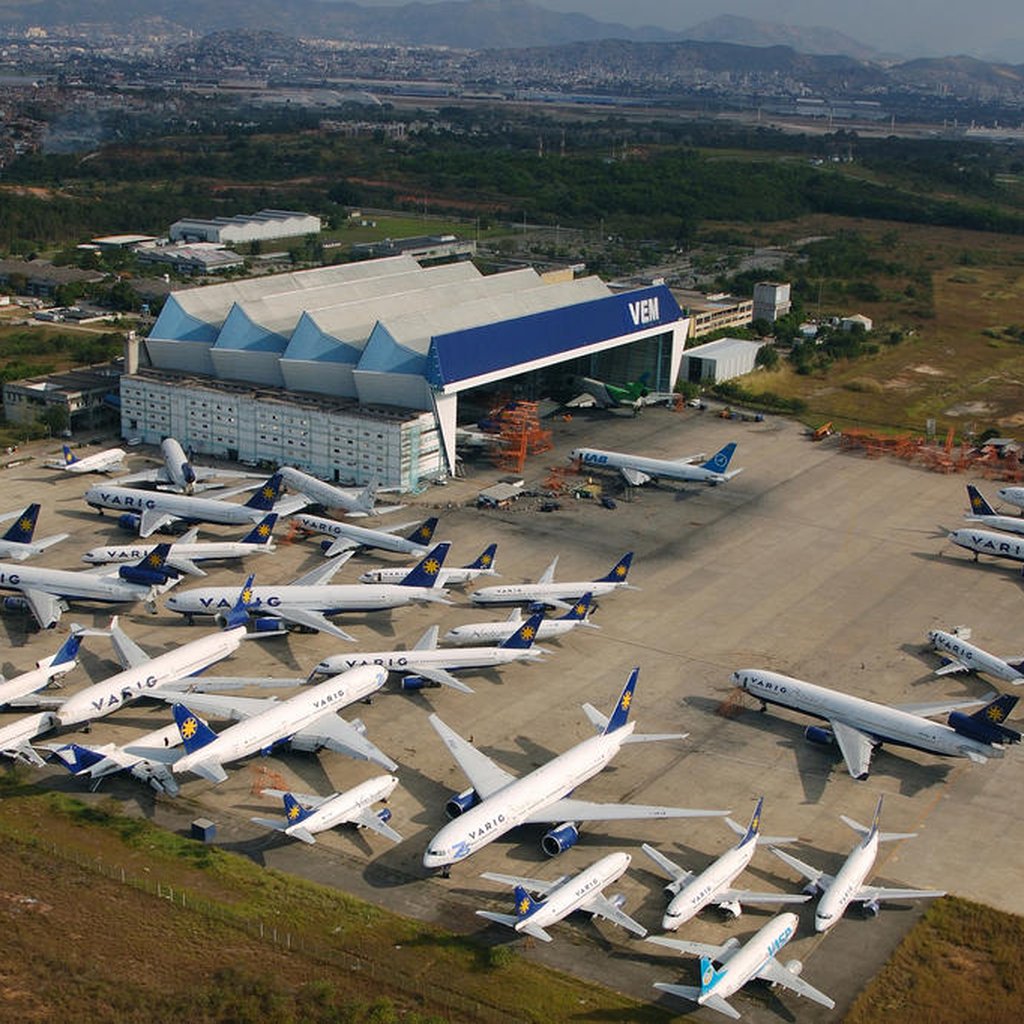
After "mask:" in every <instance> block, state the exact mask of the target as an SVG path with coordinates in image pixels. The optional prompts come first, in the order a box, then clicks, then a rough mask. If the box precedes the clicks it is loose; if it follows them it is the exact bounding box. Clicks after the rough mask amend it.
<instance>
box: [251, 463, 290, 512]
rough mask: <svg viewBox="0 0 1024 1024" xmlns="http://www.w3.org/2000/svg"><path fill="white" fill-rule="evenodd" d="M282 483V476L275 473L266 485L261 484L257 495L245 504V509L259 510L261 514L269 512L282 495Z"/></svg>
mask: <svg viewBox="0 0 1024 1024" xmlns="http://www.w3.org/2000/svg"><path fill="white" fill-rule="evenodd" d="M281 482H282V477H281V474H280V473H275V474H274V475H273V476H272V477H271V478H270V479H269V480H268V481H267V482H266V483H265V484H261V485H260V486H259V487H258V488H257V489H256V493H255V494H253V496H252V497H251V498H250V499H249V500H248V501H247V502H246V503H245V507H246V508H254V509H257V510H259V511H260V512H269V511H270V510H271V509H272V508H273V507H274V502H276V501H277V499H278V498H279V497H280V495H281Z"/></svg>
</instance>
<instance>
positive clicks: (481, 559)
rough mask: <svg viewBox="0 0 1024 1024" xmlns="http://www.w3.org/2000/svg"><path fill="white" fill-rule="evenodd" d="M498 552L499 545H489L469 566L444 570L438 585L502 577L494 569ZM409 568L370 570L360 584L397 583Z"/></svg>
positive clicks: (457, 584)
mask: <svg viewBox="0 0 1024 1024" xmlns="http://www.w3.org/2000/svg"><path fill="white" fill-rule="evenodd" d="M497 550H498V545H497V544H488V545H487V547H486V548H484V550H483V551H482V552H481V553H480V555H479V556H478V557H477V558H475V559H474V560H473V561H472V562H470V563H469V565H463V566H459V567H456V566H452V568H450V569H442V570H441V572H440V574H439V576H438V579H437V585H438V586H439V587H454V586H459V585H461V584H463V583H470V582H472V581H473V580H475V579H477V578H478V577H480V576H500V575H501V573H499V572H497V571H496V570H495V568H494V560H495V559H494V556H495V553H496V552H497ZM408 572H409V569H408V567H407V566H389V567H388V568H386V569H369V570H367V571H366V572H364V573H363V575H362V576H360V577H359V582H360V583H397V582H398V581H399V580H401V579H402V577H403V576H405V575H406V573H408Z"/></svg>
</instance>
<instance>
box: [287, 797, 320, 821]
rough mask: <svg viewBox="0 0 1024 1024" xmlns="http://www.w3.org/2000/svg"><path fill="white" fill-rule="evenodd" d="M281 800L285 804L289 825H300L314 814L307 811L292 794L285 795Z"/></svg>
mask: <svg viewBox="0 0 1024 1024" xmlns="http://www.w3.org/2000/svg"><path fill="white" fill-rule="evenodd" d="M281 800H282V802H283V803H284V816H285V817H286V818H287V819H288V824H289V825H298V824H299V822H300V821H305V820H306V819H307V818H308V817H309V816H310V815H311V814H312V813H313V812H312V811H307V810H306V808H305V807H303V806H302V804H300V803H299V801H298V800H296V799H295V797H294V796H292V794H291V793H285V794H284V796H282V797H281Z"/></svg>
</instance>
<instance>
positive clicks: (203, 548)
mask: <svg viewBox="0 0 1024 1024" xmlns="http://www.w3.org/2000/svg"><path fill="white" fill-rule="evenodd" d="M276 522H277V513H276V512H270V513H268V514H267V515H265V516H264V517H263V518H262V519H261V520H260V521H259V522H258V523H257V524H256V525H255V526H254V527H253V528H252V529H251V530H250V531H249V532H248V533H247V534H246V535H245V536H244V537H243V538H242V539H241V540H214V541H200V540H197V538H198V536H199V531H198V529H195V528H193V529H191V530H189V531H188V533H184V534H182V535H181V537H180V538H179V539H178V540H176V541H173V542H172V544H171V550H170V552H169V553H168V555H167V564H168V565H170V566H173V567H174V568H175V569H180V570H181V571H182V572H187V573H190V574H191V575H193V576H205V575H206V573H205V572H204V571H203V570H202V569H201V568H200V567H199V566H198V565H197V564H196V563H197V562H203V561H207V560H210V559H218V560H219V559H225V558H245V557H246V556H247V555H262V554H265V553H267V552H268V551H274V550H276V548H275V545H274V524H275V523H276ZM155 547H156V545H155V544H129V545H114V546H112V547H111V546H101V547H98V548H90V550H88V551H86V553H85V554H84V555H82V561H83V562H89V563H90V564H92V565H106V564H108V563H110V562H134V561H137V560H138V559H140V558H144V557H145V556H146V555H148V554H149V553H150V552H151V551H152V550H153V548H155Z"/></svg>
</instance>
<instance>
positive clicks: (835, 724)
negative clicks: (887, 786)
mask: <svg viewBox="0 0 1024 1024" xmlns="http://www.w3.org/2000/svg"><path fill="white" fill-rule="evenodd" d="M829 725H830V726H831V728H832V733H833V735H834V736H835V738H836V743H838V744H839V749H840V751H841V752H842V755H843V760H844V761H845V762H846V770H847V771H848V772H849V773H850V775H851V776H853V778H855V779H864V778H867V775H868V772H869V771H870V770H871V755H872V754H873V753H874V750H875V741H874V740H873V739H872V738H871V737H870V736H868V734H867V733H864V732H861V731H860V729H855V728H854V727H853V726H852V725H847V724H846V722H840V721H837V720H835V719H832V720H830V721H829Z"/></svg>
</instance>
